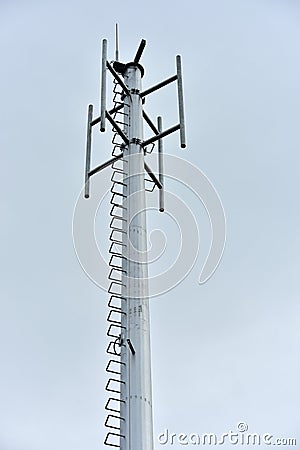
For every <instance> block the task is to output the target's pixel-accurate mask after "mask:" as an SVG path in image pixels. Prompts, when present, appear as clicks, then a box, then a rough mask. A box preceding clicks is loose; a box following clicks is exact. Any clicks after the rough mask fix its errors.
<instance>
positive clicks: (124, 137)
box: [105, 111, 129, 145]
mask: <svg viewBox="0 0 300 450" xmlns="http://www.w3.org/2000/svg"><path fill="white" fill-rule="evenodd" d="M105 115H106V118H107V120H108V121H109V122H110V123H111V124H112V126H113V127H114V128H115V130H116V131H117V132H118V133H119V135H120V136H121V138H122V139H123V141H124V142H125V144H127V145H128V144H129V139H128V137H127V136H126V135H125V134H124V133H123V131H122V130H121V128H120V127H119V125H118V124H117V123H116V122H115V121H114V119H113V118H112V117H111V115H110V114H109V112H108V111H106V114H105Z"/></svg>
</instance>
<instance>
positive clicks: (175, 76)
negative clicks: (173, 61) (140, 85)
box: [140, 75, 177, 98]
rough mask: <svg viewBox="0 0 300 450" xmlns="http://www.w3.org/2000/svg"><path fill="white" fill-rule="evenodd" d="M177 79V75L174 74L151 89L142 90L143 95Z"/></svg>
mask: <svg viewBox="0 0 300 450" xmlns="http://www.w3.org/2000/svg"><path fill="white" fill-rule="evenodd" d="M176 80H177V75H173V76H172V77H170V78H168V79H167V80H165V81H161V82H160V83H158V84H156V85H155V86H152V87H151V88H149V89H146V90H145V91H143V92H141V94H140V95H141V97H142V98H143V97H146V95H148V94H151V93H152V92H154V91H157V90H158V89H160V88H162V87H164V86H167V85H168V84H170V83H173V81H176Z"/></svg>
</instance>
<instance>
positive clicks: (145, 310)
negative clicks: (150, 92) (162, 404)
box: [120, 63, 153, 450]
mask: <svg viewBox="0 0 300 450" xmlns="http://www.w3.org/2000/svg"><path fill="white" fill-rule="evenodd" d="M124 81H125V84H126V86H127V87H128V89H129V90H130V92H131V97H130V98H129V97H127V100H126V101H125V102H124V103H125V113H126V114H127V115H125V117H126V118H127V119H126V125H125V129H124V132H125V134H127V136H128V139H129V144H128V145H126V147H125V149H124V172H125V174H124V184H125V187H124V194H125V193H126V196H125V197H126V198H125V201H124V206H125V208H124V210H123V213H124V218H126V220H125V221H123V222H126V230H127V233H126V235H125V236H126V237H125V240H126V246H125V247H124V248H125V249H126V259H125V260H126V263H125V264H124V266H126V275H123V280H124V283H123V285H126V286H124V287H123V294H124V295H123V296H124V298H125V300H126V301H124V308H126V310H125V312H126V331H125V332H124V334H125V335H124V336H122V342H123V346H122V349H121V361H122V362H124V363H125V364H126V370H123V373H122V379H123V380H124V381H125V384H122V385H121V400H125V402H126V403H125V404H123V403H121V417H124V418H125V420H124V421H121V430H120V432H121V434H122V435H124V436H126V437H125V439H121V441H120V449H121V450H153V420H152V388H151V358H150V322H149V299H148V267H147V257H146V256H145V255H146V251H147V227H146V211H145V207H146V198H145V175H144V150H143V148H142V145H141V142H142V140H143V116H142V99H141V97H140V95H139V92H140V91H141V71H140V69H139V67H138V66H137V65H136V64H135V63H132V64H130V65H128V67H127V68H126V71H125V74H124ZM133 196H134V198H133ZM134 211H140V212H139V214H134ZM128 340H129V342H130V343H131V345H132V347H133V348H134V352H132V351H131V349H130V347H129V346H128V345H127V344H126V343H128ZM124 343H125V344H124ZM123 376H124V378H123Z"/></svg>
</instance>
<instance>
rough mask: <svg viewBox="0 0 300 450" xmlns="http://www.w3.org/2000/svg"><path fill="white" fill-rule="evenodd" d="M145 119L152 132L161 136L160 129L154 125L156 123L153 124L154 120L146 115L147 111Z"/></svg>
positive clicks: (144, 115) (144, 114)
mask: <svg viewBox="0 0 300 450" xmlns="http://www.w3.org/2000/svg"><path fill="white" fill-rule="evenodd" d="M143 117H144V119H145V120H146V122H147V124H148V125H149V127H150V128H151V130H152V131H153V132H154V133H155V134H159V132H158V129H157V128H156V126H155V125H154V123H153V122H152V120H151V119H150V117H149V116H148V114H146V113H145V111H143Z"/></svg>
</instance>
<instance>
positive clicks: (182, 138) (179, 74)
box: [176, 55, 186, 148]
mask: <svg viewBox="0 0 300 450" xmlns="http://www.w3.org/2000/svg"><path fill="white" fill-rule="evenodd" d="M176 66H177V88H178V108H179V122H180V145H181V148H185V147H186V141H185V122H184V107H183V84H182V70H181V56H180V55H177V56H176Z"/></svg>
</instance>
